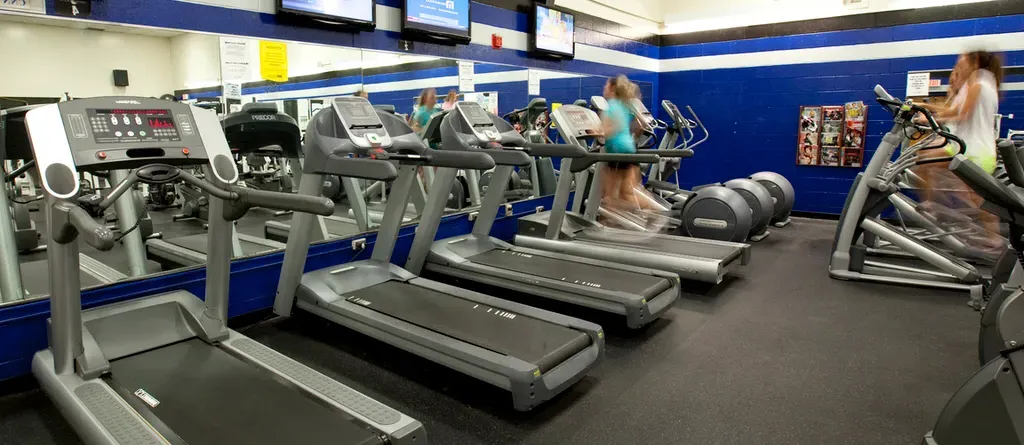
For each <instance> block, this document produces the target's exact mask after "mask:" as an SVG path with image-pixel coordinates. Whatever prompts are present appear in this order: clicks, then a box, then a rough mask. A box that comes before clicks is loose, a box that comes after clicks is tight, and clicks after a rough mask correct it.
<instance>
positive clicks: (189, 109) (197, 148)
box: [25, 97, 238, 198]
mask: <svg viewBox="0 0 1024 445" xmlns="http://www.w3.org/2000/svg"><path fill="white" fill-rule="evenodd" d="M25 121H26V127H27V128H28V134H29V139H30V140H31V145H32V151H33V152H34V155H35V159H36V164H37V167H38V169H39V171H40V173H42V175H41V176H42V182H43V187H44V188H46V189H47V191H48V192H50V193H51V194H53V195H54V196H57V197H60V198H71V197H73V196H76V195H77V194H78V171H79V170H83V171H95V170H112V169H131V168H138V167H142V166H145V165H149V164H155V163H163V164H172V165H196V164H207V163H208V164H209V165H210V167H211V168H212V171H213V174H214V175H215V176H216V177H217V179H219V180H221V181H222V182H225V183H229V184H231V183H234V182H235V181H236V180H237V179H238V170H237V168H236V166H235V163H234V161H233V158H232V156H231V150H230V149H229V148H228V143H227V140H226V139H225V137H224V132H223V131H222V130H221V126H220V121H219V120H218V119H217V115H216V114H215V113H213V112H212V111H207V110H203V109H200V108H196V107H193V106H190V105H188V104H183V103H177V102H169V101H164V100H159V99H151V98H145V97H94V98H88V99H76V100H71V101H67V102H60V103H56V104H50V105H44V106H41V107H38V108H35V109H32V110H31V111H29V112H28V113H27V114H26V117H25Z"/></svg>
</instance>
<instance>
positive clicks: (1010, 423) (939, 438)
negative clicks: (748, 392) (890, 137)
mask: <svg viewBox="0 0 1024 445" xmlns="http://www.w3.org/2000/svg"><path fill="white" fill-rule="evenodd" d="M906 108H907V109H908V110H913V108H912V107H906ZM1011 150H1012V148H1011ZM1015 157H1016V156H1015ZM1003 161H1004V162H1005V163H1010V162H1014V163H1015V165H1014V166H1013V168H1015V169H1020V168H1021V165H1020V161H1019V157H1017V159H1014V160H1013V161H1011V160H1008V159H1006V158H1004V159H1003ZM949 169H950V170H951V171H953V173H954V174H956V175H957V176H958V177H959V178H960V179H962V180H963V181H964V183H966V184H967V185H968V186H970V187H971V188H972V189H974V191H975V192H977V193H978V194H979V195H981V196H982V198H984V199H985V202H984V204H982V209H985V210H988V211H990V212H992V213H994V214H996V215H999V216H1000V218H1001V219H1003V220H1004V221H1007V222H1009V223H1010V243H1011V244H1012V245H1013V248H1014V249H1016V250H1017V251H1018V252H1021V251H1022V250H1021V249H1024V219H1022V218H1021V215H1024V198H1022V197H1021V195H1020V194H1018V193H1017V192H1015V191H1014V190H1012V189H1011V188H1010V187H1009V186H1007V185H1006V184H1003V183H1002V182H1000V181H999V180H997V179H995V178H994V177H993V176H992V175H989V174H988V173H987V172H985V171H984V170H982V169H981V168H980V167H978V166H977V165H976V164H974V163H973V162H971V161H970V160H968V159H967V157H966V156H964V155H963V154H961V155H957V156H956V157H955V158H954V159H953V161H952V162H951V163H950V165H949ZM1018 171H1019V170H1018ZM1020 261H1021V264H1018V265H1017V269H1018V270H1017V271H1018V272H1019V271H1020V267H1021V265H1024V257H1021V258H1020ZM1003 289H1004V290H1005V294H1004V297H1005V298H1003V299H1002V300H1003V301H1002V303H1001V304H997V303H996V300H995V299H993V300H990V301H989V306H988V307H987V308H986V310H985V315H984V316H983V318H982V332H981V339H980V341H984V340H985V337H986V332H985V331H984V329H985V327H986V326H985V319H986V318H991V319H993V320H994V321H995V323H994V324H993V325H992V326H990V328H991V331H989V333H988V335H989V336H991V337H992V338H994V339H995V344H992V345H991V346H992V349H990V351H992V352H995V354H994V357H993V358H992V359H991V360H990V361H988V362H986V363H985V364H984V365H983V366H982V367H981V369H979V370H978V372H976V373H975V374H974V375H973V376H971V378H970V379H968V380H967V382H966V383H964V384H963V386H961V387H960V389H959V390H957V392H956V393H954V394H953V396H952V397H951V398H950V399H949V402H948V403H947V404H946V406H945V408H943V410H942V413H941V414H939V419H938V420H937V421H936V423H935V427H934V428H933V429H932V431H929V432H928V433H927V434H926V435H925V437H924V444H926V445H960V444H964V445H967V444H971V445H973V444H1020V443H1024V289H1022V288H1021V287H1020V286H1019V285H1018V286H1003Z"/></svg>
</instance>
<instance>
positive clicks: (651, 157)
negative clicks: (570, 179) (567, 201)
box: [570, 150, 661, 173]
mask: <svg viewBox="0 0 1024 445" xmlns="http://www.w3.org/2000/svg"><path fill="white" fill-rule="evenodd" d="M652 151H656V150H652ZM659 159H661V158H659V157H658V155H656V154H639V153H637V154H617V153H591V154H588V155H587V157H585V158H582V159H577V160H574V161H573V162H572V168H571V169H570V170H571V171H572V172H573V173H579V172H581V171H583V170H586V169H587V168H588V167H590V166H591V165H594V164H596V163H598V162H631V163H641V164H653V163H655V162H658V160H659Z"/></svg>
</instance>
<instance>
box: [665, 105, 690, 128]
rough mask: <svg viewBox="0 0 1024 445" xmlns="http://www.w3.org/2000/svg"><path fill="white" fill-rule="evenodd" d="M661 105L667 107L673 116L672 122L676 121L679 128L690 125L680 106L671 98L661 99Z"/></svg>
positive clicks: (666, 110) (669, 113) (666, 109)
mask: <svg viewBox="0 0 1024 445" xmlns="http://www.w3.org/2000/svg"><path fill="white" fill-rule="evenodd" d="M661 107H662V108H664V109H665V112H667V113H668V115H669V116H671V117H672V122H675V123H676V125H677V126H678V127H679V128H687V127H689V126H690V124H689V122H687V121H686V118H684V117H683V113H681V112H680V111H679V107H677V106H676V104H674V103H672V101H670V100H663V101H661Z"/></svg>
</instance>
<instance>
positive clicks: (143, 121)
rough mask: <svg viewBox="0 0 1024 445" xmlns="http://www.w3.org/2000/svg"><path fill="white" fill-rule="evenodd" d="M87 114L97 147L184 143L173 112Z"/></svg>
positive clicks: (92, 111) (100, 111) (104, 111)
mask: <svg viewBox="0 0 1024 445" xmlns="http://www.w3.org/2000/svg"><path fill="white" fill-rule="evenodd" d="M87 114H88V115H89V127H90V129H91V130H92V134H93V138H94V139H95V141H96V143H97V144H115V143H122V142H176V141H180V140H181V135H179V134H178V126H177V124H176V123H175V121H174V117H173V116H171V110H159V109H95V108H90V109H89V110H87Z"/></svg>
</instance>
